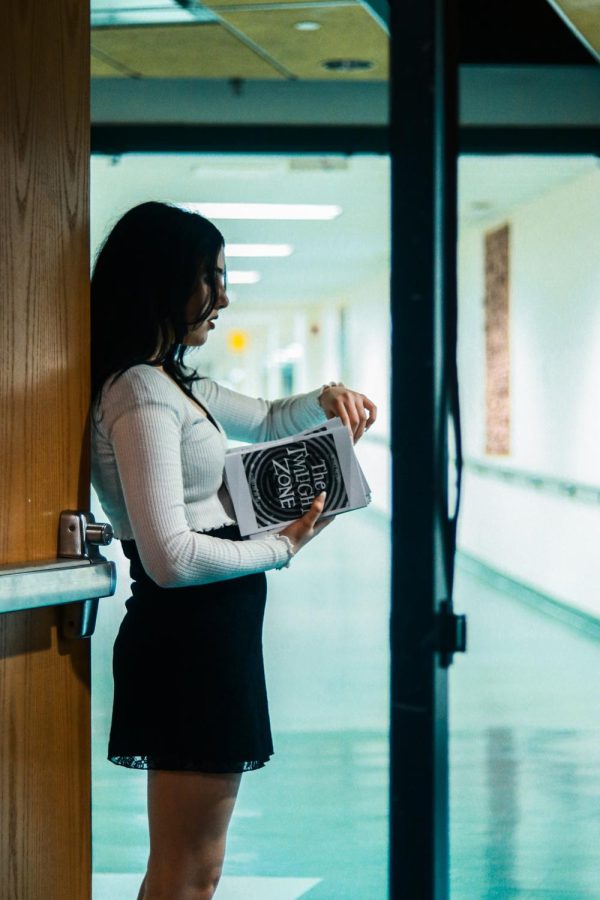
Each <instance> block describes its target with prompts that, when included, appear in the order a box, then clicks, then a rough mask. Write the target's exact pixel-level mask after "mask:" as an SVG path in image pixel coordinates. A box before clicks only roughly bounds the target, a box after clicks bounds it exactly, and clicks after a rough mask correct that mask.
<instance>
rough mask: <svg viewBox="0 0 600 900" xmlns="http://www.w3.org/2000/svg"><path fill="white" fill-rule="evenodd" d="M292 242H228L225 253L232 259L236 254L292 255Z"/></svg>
mask: <svg viewBox="0 0 600 900" xmlns="http://www.w3.org/2000/svg"><path fill="white" fill-rule="evenodd" d="M293 249H294V248H293V247H292V245H291V244H227V245H226V246H225V255H226V256H227V257H228V258H229V259H231V258H232V257H234V256H236V257H238V256H291V255H292V252H293Z"/></svg>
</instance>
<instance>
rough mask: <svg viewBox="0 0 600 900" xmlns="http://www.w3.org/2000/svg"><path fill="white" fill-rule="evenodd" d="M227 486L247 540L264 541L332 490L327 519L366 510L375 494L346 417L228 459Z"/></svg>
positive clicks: (249, 447) (327, 501)
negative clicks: (325, 492) (369, 483)
mask: <svg viewBox="0 0 600 900" xmlns="http://www.w3.org/2000/svg"><path fill="white" fill-rule="evenodd" d="M225 482H226V484H227V489H228V490H229V494H230V496H231V500H232V503H233V506H234V509H235V513H236V517H237V522H238V526H239V529H240V533H241V535H242V537H250V538H253V537H254V538H258V537H262V536H263V535H264V534H265V533H269V532H270V531H280V530H281V528H282V527H285V525H286V524H287V523H288V522H292V521H293V520H294V519H299V518H300V516H302V515H304V513H305V512H306V511H307V510H308V509H309V507H310V505H311V503H312V501H313V500H314V498H315V497H316V496H317V494H320V493H321V491H327V497H326V498H325V509H324V511H323V514H322V515H323V516H324V517H325V516H333V515H337V514H338V513H343V512H349V511H350V510H352V509H360V508H361V507H364V506H367V504H368V503H370V501H371V491H370V488H369V485H368V484H367V480H366V478H365V476H364V473H363V471H362V469H361V467H360V464H359V462H358V459H357V458H356V454H355V452H354V445H353V443H352V438H351V436H350V433H349V431H348V429H347V427H346V426H345V425H344V423H343V422H342V420H341V419H339V418H335V419H328V420H327V422H326V423H324V424H323V425H317V426H316V427H314V428H307V429H306V430H305V431H301V432H300V433H299V434H295V435H292V436H291V437H287V438H280V439H278V440H275V441H265V442H264V443H262V444H245V445H244V446H243V447H234V448H233V449H231V450H228V451H227V453H226V455H225Z"/></svg>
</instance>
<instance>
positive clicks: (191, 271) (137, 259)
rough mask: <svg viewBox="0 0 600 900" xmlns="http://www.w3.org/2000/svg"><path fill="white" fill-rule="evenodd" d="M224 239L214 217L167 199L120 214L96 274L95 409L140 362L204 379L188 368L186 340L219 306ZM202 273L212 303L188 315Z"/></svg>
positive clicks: (179, 376)
mask: <svg viewBox="0 0 600 900" xmlns="http://www.w3.org/2000/svg"><path fill="white" fill-rule="evenodd" d="M223 245H224V240H223V236H222V234H221V232H220V231H219V230H218V229H217V228H216V227H215V226H214V225H213V224H212V222H209V221H208V219H205V218H204V217H203V216H201V215H199V214H198V213H193V212H190V211H188V210H184V209H181V208H179V207H177V206H171V205H169V204H168V203H156V202H149V203H142V204H140V205H139V206H135V207H134V208H133V209H130V210H129V212H127V213H125V215H124V216H123V217H122V218H121V219H119V221H118V222H117V224H116V225H115V226H114V228H113V229H112V231H111V232H110V234H109V235H108V237H107V238H106V240H105V242H104V244H103V246H102V248H101V250H100V252H99V254H98V256H97V258H96V264H95V266H94V272H93V275H92V290H91V327H92V409H94V406H95V405H96V403H98V404H99V400H100V396H101V392H102V387H103V385H104V383H105V382H106V380H107V379H108V378H109V377H110V376H111V375H113V376H114V379H113V380H116V379H117V378H118V377H119V376H120V375H122V374H123V372H125V371H127V369H129V368H131V366H135V365H138V364H140V363H144V362H150V361H152V362H151V364H152V365H157V366H158V365H162V366H163V368H164V370H165V372H168V374H169V375H171V376H172V377H173V378H174V379H175V380H176V381H177V382H178V383H179V384H180V385H181V386H182V387H184V389H186V388H187V389H188V390H189V385H190V384H191V383H192V382H193V381H198V380H199V378H200V376H199V375H197V374H196V373H195V372H194V371H193V370H189V373H186V366H185V364H184V362H183V356H184V353H185V351H186V349H187V347H186V346H185V345H184V344H182V341H183V339H184V337H185V335H186V333H187V332H188V330H189V329H190V328H193V327H195V326H197V325H198V324H199V323H200V322H203V321H205V320H206V319H207V318H208V317H209V315H210V314H211V312H212V310H213V309H214V307H215V304H216V302H217V297H218V292H217V284H216V273H215V268H216V265H217V258H218V255H219V252H220V250H221V248H222V247H223ZM203 275H204V276H206V277H207V278H208V279H209V280H208V284H209V302H208V304H207V306H206V309H203V310H202V311H201V313H200V315H199V317H198V318H197V319H196V320H195V321H194V322H190V321H189V320H186V306H187V303H188V301H189V299H190V297H191V296H192V294H193V293H194V291H195V290H196V289H197V288H198V285H199V280H200V278H201V277H202V276H203Z"/></svg>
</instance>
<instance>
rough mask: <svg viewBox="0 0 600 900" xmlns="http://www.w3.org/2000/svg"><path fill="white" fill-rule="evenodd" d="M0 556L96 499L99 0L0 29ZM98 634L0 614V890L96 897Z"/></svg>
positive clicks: (24, 553) (36, 7) (6, 896)
mask: <svg viewBox="0 0 600 900" xmlns="http://www.w3.org/2000/svg"><path fill="white" fill-rule="evenodd" d="M0 51H1V52H0V98H1V99H0V116H1V120H0V121H1V127H0V146H1V150H0V563H8V562H21V561H33V560H38V559H43V558H47V557H52V556H55V555H56V550H57V546H56V542H57V528H58V516H59V513H60V511H61V510H62V509H65V508H68V507H79V508H83V509H87V508H89V451H88V424H87V415H88V407H89V371H88V369H89V302H88V287H87V286H88V271H89V239H88V231H89V227H88V168H89V8H88V6H87V5H86V3H85V2H82V0H45V2H44V3H33V2H26V3H24V2H22V0H6V2H5V3H4V4H3V7H2V29H1V30H0ZM89 725H90V722H89V644H87V643H86V642H85V641H81V642H74V643H71V644H63V643H62V642H61V641H60V640H59V638H58V632H57V613H56V610H55V609H54V608H46V609H42V610H39V611H35V612H23V613H13V614H2V615H0V796H1V798H2V800H1V802H0V897H1V898H2V900H87V898H89V896H90V891H91V853H90V738H89V735H90V727H89Z"/></svg>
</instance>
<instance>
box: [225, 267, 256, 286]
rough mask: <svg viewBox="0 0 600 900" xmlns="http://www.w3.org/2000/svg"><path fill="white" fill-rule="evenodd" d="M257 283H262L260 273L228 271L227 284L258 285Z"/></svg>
mask: <svg viewBox="0 0 600 900" xmlns="http://www.w3.org/2000/svg"><path fill="white" fill-rule="evenodd" d="M257 281H260V272H250V271H249V272H244V271H238V272H236V271H235V270H233V271H232V270H231V269H228V270H227V284H256V283H257Z"/></svg>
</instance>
